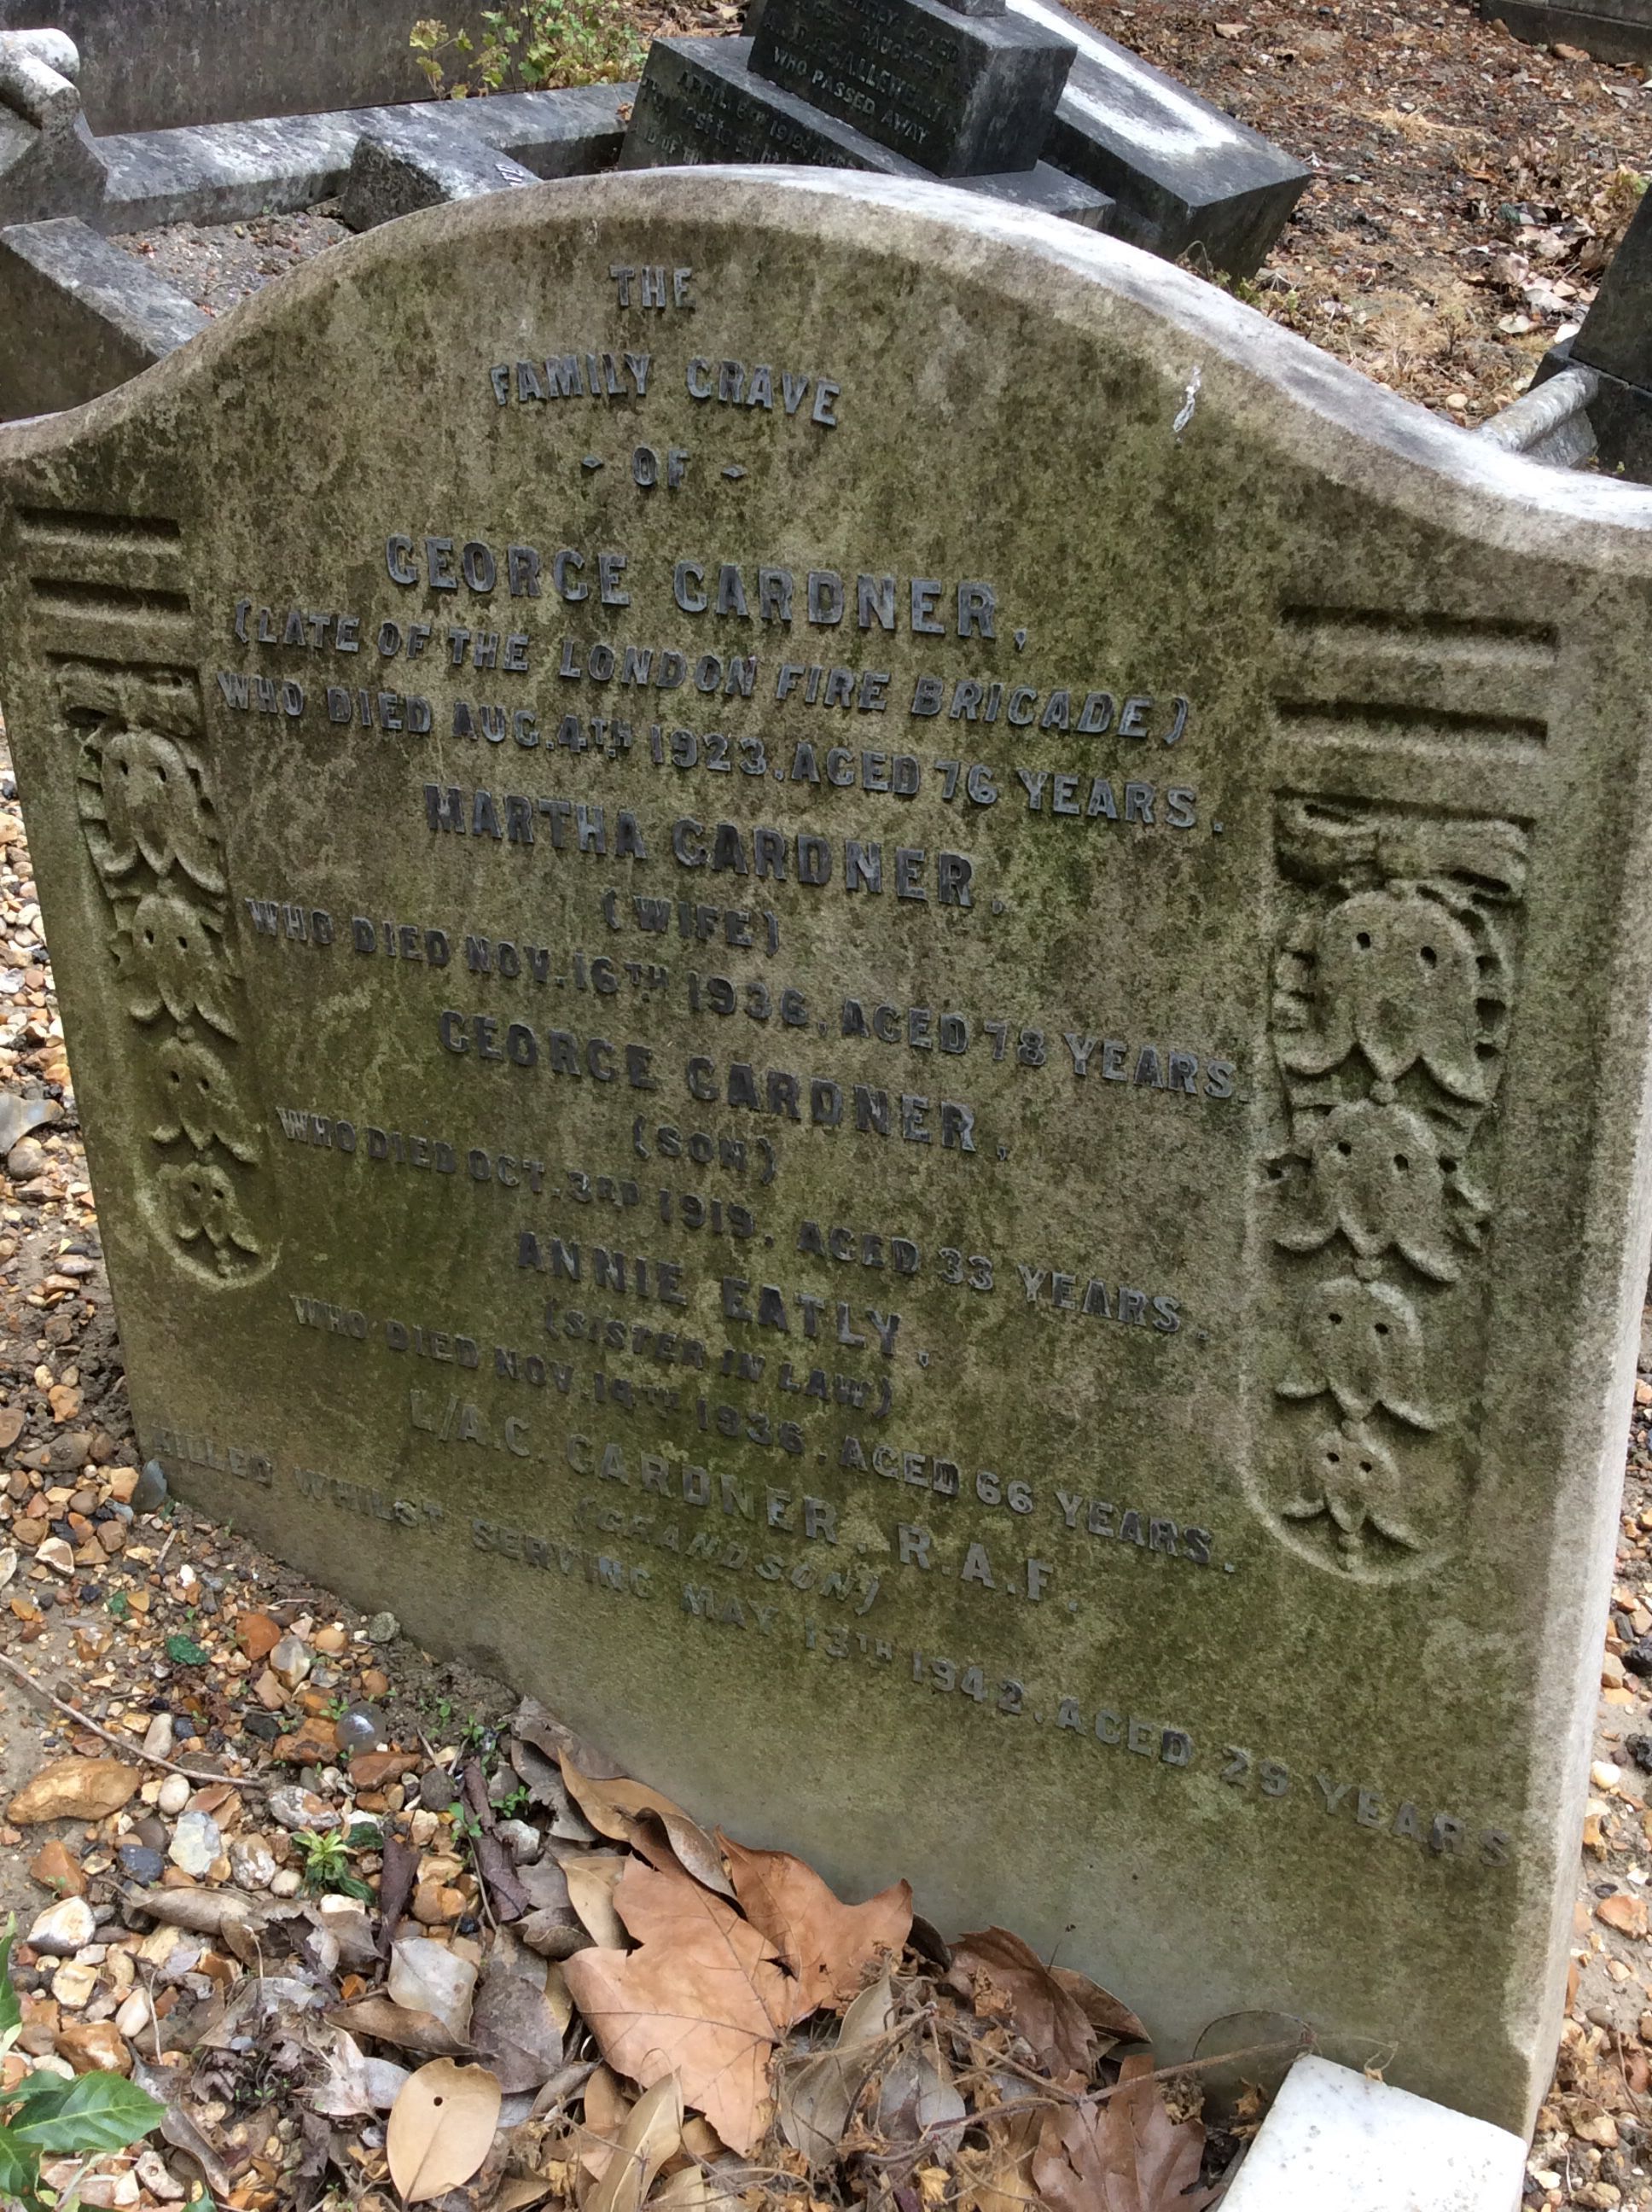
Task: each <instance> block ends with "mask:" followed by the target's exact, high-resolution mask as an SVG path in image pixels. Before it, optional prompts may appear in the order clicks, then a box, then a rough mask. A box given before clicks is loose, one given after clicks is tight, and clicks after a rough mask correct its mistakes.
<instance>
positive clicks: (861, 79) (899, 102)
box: [621, 0, 1310, 276]
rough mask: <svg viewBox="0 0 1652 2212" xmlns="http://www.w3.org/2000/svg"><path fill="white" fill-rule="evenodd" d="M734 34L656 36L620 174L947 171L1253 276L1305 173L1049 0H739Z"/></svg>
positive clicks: (971, 184)
mask: <svg viewBox="0 0 1652 2212" xmlns="http://www.w3.org/2000/svg"><path fill="white" fill-rule="evenodd" d="M745 31H746V35H745V36H744V38H739V39H734V38H724V39H656V40H654V42H653V45H652V46H650V48H649V50H648V59H647V65H646V66H645V68H644V70H643V73H642V81H641V84H640V85H639V86H638V87H637V97H636V103H635V109H634V111H633V114H632V118H631V125H630V128H629V131H627V133H626V138H625V147H624V151H623V154H622V156H621V166H622V167H625V168H653V167H663V166H666V165H670V164H675V163H679V162H688V163H693V162H700V161H764V162H767V161H781V162H785V161H817V162H820V163H822V164H823V166H826V167H835V168H850V169H871V170H874V171H876V172H878V173H880V174H883V175H887V176H919V175H922V174H924V173H930V174H937V175H943V174H944V175H945V176H946V177H948V178H949V179H951V181H952V182H953V183H955V184H958V185H963V186H965V187H966V188H968V189H971V190H974V191H988V192H991V193H993V194H995V195H996V196H998V197H1015V198H1019V199H1021V200H1022V201H1023V202H1024V203H1026V204H1031V205H1036V206H1037V207H1038V208H1040V209H1042V210H1043V211H1044V212H1046V213H1048V214H1051V215H1065V216H1068V217H1069V218H1070V219H1071V220H1072V221H1075V222H1081V223H1083V224H1084V225H1085V226H1086V227H1087V228H1090V229H1096V230H1109V231H1113V232H1114V233H1116V234H1118V235H1119V236H1121V237H1122V238H1127V239H1128V240H1130V242H1131V244H1132V245H1133V246H1145V247H1146V248H1147V249H1148V251H1149V252H1153V253H1158V254H1163V257H1164V258H1165V259H1167V260H1169V261H1175V260H1179V259H1180V258H1182V257H1183V256H1184V255H1186V256H1188V257H1190V258H1192V259H1193V260H1194V261H1195V262H1196V263H1197V264H1198V265H1199V266H1200V267H1201V268H1205V269H1214V270H1221V271H1223V272H1224V273H1225V274H1227V275H1230V276H1252V275H1254V273H1255V271H1256V270H1257V269H1258V268H1259V267H1260V265H1261V263H1262V260H1263V258H1264V257H1265V256H1266V252H1267V250H1268V248H1269V247H1270V246H1272V243H1273V241H1274V240H1275V239H1276V238H1277V237H1278V234H1279V232H1280V231H1281V230H1282V229H1283V228H1284V227H1285V222H1287V220H1288V219H1289V217H1290V215H1291V210H1292V209H1293V208H1294V207H1295V206H1296V204H1297V200H1298V199H1299V198H1300V197H1302V194H1303V189H1304V188H1305V186H1306V185H1307V183H1308V179H1309V174H1310V172H1309V170H1308V169H1307V168H1305V167H1303V164H1302V163H1301V162H1299V161H1296V160H1294V159H1293V158H1292V157H1291V155H1288V154H1286V153H1284V152H1283V151H1282V150H1281V149H1279V148H1278V147H1277V146H1272V145H1270V144H1269V143H1268V142H1267V140H1266V139H1265V138H1262V137H1259V136H1258V135H1257V133H1256V132H1255V131H1250V130H1248V129H1247V128H1246V127H1245V125H1243V124H1242V123H1238V122H1236V121H1235V120H1234V118H1232V117H1231V116H1230V115H1228V114H1225V113H1224V112H1223V110H1222V109H1220V108H1219V107H1216V106H1212V103H1211V102H1210V101H1209V100H1201V99H1200V97H1199V95H1198V94H1196V93H1193V92H1191V91H1189V90H1188V88H1187V86H1186V85H1183V84H1178V83H1177V82H1176V81H1175V78H1173V77H1169V76H1166V75H1165V74H1164V73H1163V70H1156V69H1155V68H1154V67H1153V66H1152V64H1151V63H1149V62H1145V61H1143V60H1142V58H1141V57H1140V56H1139V54H1134V53H1132V52H1130V50H1129V49H1128V48H1127V47H1126V46H1119V45H1117V44H1116V43H1115V42H1114V40H1111V39H1105V38H1103V37H1102V34H1101V33H1100V32H1098V31H1096V30H1093V29H1091V27H1090V25H1089V24H1088V23H1086V22H1084V20H1083V19H1082V18H1081V17H1080V16H1078V15H1073V14H1072V12H1071V11H1070V10H1069V9H1066V8H1062V7H1060V6H1059V5H1057V4H1056V0H1007V4H1006V0H998V4H997V5H996V6H987V7H982V8H976V7H973V6H972V7H969V8H962V7H960V6H958V5H957V0H878V5H876V6H873V7H870V8H868V7H865V6H864V5H861V4H859V0H832V4H830V5H821V6H817V5H814V4H811V0H752V4H751V5H750V7H749V8H748V9H747V10H746V15H745ZM1041 42H1042V43H1041ZM1058 50H1065V52H1063V54H1062V58H1061V60H1060V63H1059V64H1057V68H1059V72H1060V73H1059V74H1057V73H1056V69H1053V68H1052V67H1051V65H1050V59H1049V57H1051V56H1052V55H1053V54H1054V52H1057V51H1058ZM1041 57H1042V58H1041ZM994 71H996V72H997V74H998V76H999V78H1004V77H1008V78H1010V79H1011V82H1012V83H1013V85H1014V88H1015V89H1016V92H1017V95H1018V96H1017V99H1016V100H1013V101H1011V100H1005V99H1004V98H1003V97H1002V96H1001V95H1000V94H999V90H998V88H997V86H996V84H995V83H994V81H993V72H994ZM987 113H990V114H991V115H992V116H993V120H994V123H995V125H997V129H996V131H995V133H994V134H993V135H991V136H989V135H988V134H987V132H986V131H985V130H984V128H983V127H982V126H983V115H984V114H987ZM1041 155H1042V157H1043V158H1042V159H1041V158H1040V156H1041ZM995 171H996V172H999V173H996V174H993V172H995ZM1017 174H1019V175H1020V176H1021V177H1022V178H1023V179H1025V182H1024V183H1023V184H1022V185H1020V186H1019V187H1017V186H1016V185H1013V184H1011V178H1013V177H1015V176H1016V175H1017Z"/></svg>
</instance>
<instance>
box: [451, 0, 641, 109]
mask: <svg viewBox="0 0 1652 2212" xmlns="http://www.w3.org/2000/svg"><path fill="white" fill-rule="evenodd" d="M482 21H483V31H482V33H481V35H480V39H479V40H474V39H472V38H471V34H470V33H469V32H468V31H463V30H461V31H454V32H449V30H448V28H447V26H446V23H444V22H442V21H440V19H439V18H437V17H435V16H426V17H425V18H424V19H423V20H422V21H420V22H417V23H415V25H414V26H413V33H412V39H411V44H412V47H413V55H414V59H415V60H416V63H417V64H418V67H419V69H420V70H421V71H422V73H423V76H424V77H425V80H426V82H428V85H429V87H430V89H431V90H432V91H433V92H434V94H436V96H437V97H438V98H439V99H445V100H465V99H469V98H472V97H475V96H476V95H477V94H483V93H489V92H542V91H546V90H549V89H550V88H555V87H558V86H563V85H574V84H611V83H615V82H618V81H619V80H621V79H622V78H625V77H631V76H635V75H636V74H637V72H638V71H639V70H641V67H642V63H643V58H644V56H645V53H646V52H647V49H646V47H645V46H644V44H643V41H642V40H641V39H640V38H639V37H638V36H637V33H636V30H635V27H634V26H633V24H632V21H631V19H630V16H629V13H628V12H627V9H626V5H625V0H508V4H507V6H505V7H502V8H484V9H483V11H482Z"/></svg>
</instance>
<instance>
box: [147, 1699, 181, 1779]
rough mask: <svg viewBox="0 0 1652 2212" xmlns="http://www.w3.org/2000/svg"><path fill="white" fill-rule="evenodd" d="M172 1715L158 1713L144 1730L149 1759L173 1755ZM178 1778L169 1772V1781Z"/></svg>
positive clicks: (165, 1757) (166, 1757)
mask: <svg viewBox="0 0 1652 2212" xmlns="http://www.w3.org/2000/svg"><path fill="white" fill-rule="evenodd" d="M172 1746H173V1725H172V1715H171V1714H170V1713H157V1714H156V1715H155V1718H154V1719H153V1720H152V1721H151V1722H150V1723H149V1727H148V1728H147V1729H145V1730H144V1734H143V1751H144V1755H145V1756H146V1757H147V1758H149V1759H170V1758H171V1757H172ZM177 1780H178V1777H177V1776H176V1775H174V1774H169V1775H168V1776H167V1781H168V1782H175V1781H177Z"/></svg>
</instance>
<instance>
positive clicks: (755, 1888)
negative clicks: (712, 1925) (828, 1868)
mask: <svg viewBox="0 0 1652 2212" xmlns="http://www.w3.org/2000/svg"><path fill="white" fill-rule="evenodd" d="M717 1840H718V1842H719V1844H720V1845H721V1846H722V1850H723V1854H724V1856H725V1857H726V1859H727V1860H728V1863H729V1871H730V1872H731V1873H732V1875H733V1877H734V1893H735V1895H736V1897H738V1899H739V1901H740V1904H741V1906H742V1908H743V1909H744V1912H745V1916H746V1918H747V1919H748V1920H749V1921H750V1923H751V1924H752V1926H753V1927H754V1928H756V1929H759V1930H760V1931H761V1932H762V1934H763V1935H765V1936H768V1940H769V1942H771V1943H772V1944H773V1945H774V1948H775V1949H776V1950H777V1951H778V1952H779V1954H780V1958H781V1959H782V1960H783V1961H784V1962H785V1964H786V1966H787V1968H788V1969H789V1970H790V1972H792V1973H793V1974H794V1975H795V1976H796V1978H797V1983H798V1990H797V1995H796V1996H795V1997H794V1999H793V2015H792V2017H793V2020H802V2019H803V2018H804V2017H805V2015H807V2014H809V2013H811V2012H815V2011H817V2010H818V2009H819V2008H820V2007H821V2006H822V2005H832V2006H834V2007H837V2008H841V2007H842V2006H844V2005H846V2004H848V2003H850V2002H852V2001H853V1999H854V1998H855V1997H856V1996H859V1993H860V1990H861V1989H862V1987H863V1986H864V1984H865V1978H866V1969H867V1968H868V1967H869V1966H877V1965H878V1964H879V1963H880V1961H882V1960H884V1958H885V1957H886V1956H888V1957H892V1958H895V1959H898V1958H899V1957H900V1955H901V1947H902V1944H903V1943H904V1942H906V1940H907V1936H908V1932H909V1931H910V1929H911V1927H912V1885H911V1883H910V1882H908V1881H897V1882H896V1885H895V1887H894V1888H893V1889H885V1890H881V1891H880V1892H879V1893H878V1895H877V1896H876V1897H872V1898H868V1899H867V1900H866V1902H865V1904H864V1905H845V1904H844V1903H843V1902H842V1900H841V1898H838V1897H836V1896H835V1895H834V1893H832V1891H831V1890H830V1889H829V1888H828V1887H827V1886H826V1884H825V1883H824V1882H823V1881H822V1880H821V1878H820V1876H819V1875H817V1873H816V1872H815V1870H814V1869H813V1868H812V1867H811V1866H805V1863H804V1862H803V1861H802V1860H801V1859H799V1858H793V1856H792V1854H791V1853H790V1852H789V1851H749V1850H747V1849H746V1848H745V1845H744V1844H737V1843H733V1842H731V1840H730V1839H729V1838H728V1837H727V1836H726V1835H725V1834H724V1833H723V1832H722V1831H721V1829H719V1830H718V1832H717Z"/></svg>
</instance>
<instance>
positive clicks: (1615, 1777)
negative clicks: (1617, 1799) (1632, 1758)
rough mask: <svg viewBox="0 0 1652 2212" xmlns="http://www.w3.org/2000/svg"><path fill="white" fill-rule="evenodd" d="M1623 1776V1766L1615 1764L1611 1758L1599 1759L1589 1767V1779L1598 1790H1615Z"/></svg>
mask: <svg viewBox="0 0 1652 2212" xmlns="http://www.w3.org/2000/svg"><path fill="white" fill-rule="evenodd" d="M1623 1778H1624V1770H1623V1768H1622V1767H1621V1766H1614V1765H1613V1763H1612V1761H1611V1760H1610V1759H1596V1760H1595V1762H1594V1765H1593V1766H1591V1767H1590V1769H1589V1780H1590V1781H1591V1782H1592V1783H1593V1784H1594V1786H1595V1788H1596V1789H1597V1790H1615V1789H1616V1788H1617V1787H1618V1784H1619V1783H1620V1782H1621V1781H1622V1780H1623Z"/></svg>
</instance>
